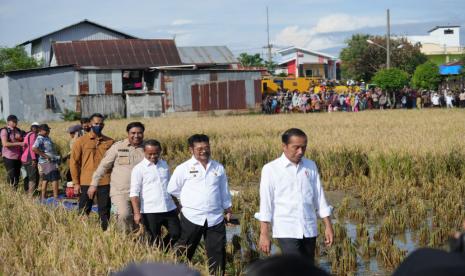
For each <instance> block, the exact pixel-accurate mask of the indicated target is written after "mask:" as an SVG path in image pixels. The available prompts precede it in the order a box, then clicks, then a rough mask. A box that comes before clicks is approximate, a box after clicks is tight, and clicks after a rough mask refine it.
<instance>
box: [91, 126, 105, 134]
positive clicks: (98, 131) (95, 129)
mask: <svg viewBox="0 0 465 276" xmlns="http://www.w3.org/2000/svg"><path fill="white" fill-rule="evenodd" d="M102 129H103V126H92V131H93V132H94V133H95V134H97V135H100V134H102Z"/></svg>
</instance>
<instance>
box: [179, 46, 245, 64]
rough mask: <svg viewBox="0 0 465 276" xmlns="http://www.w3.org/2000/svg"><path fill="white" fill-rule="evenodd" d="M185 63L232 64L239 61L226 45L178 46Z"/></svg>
mask: <svg viewBox="0 0 465 276" xmlns="http://www.w3.org/2000/svg"><path fill="white" fill-rule="evenodd" d="M178 51H179V56H180V57H181V61H182V62H183V63H184V64H232V63H238V61H237V59H236V58H235V57H234V55H233V53H232V52H231V50H229V49H228V47H226V46H196V47H178Z"/></svg>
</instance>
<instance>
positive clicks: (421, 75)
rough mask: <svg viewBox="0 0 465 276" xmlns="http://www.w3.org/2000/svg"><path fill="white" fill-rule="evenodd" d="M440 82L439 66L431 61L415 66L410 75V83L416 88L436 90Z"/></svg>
mask: <svg viewBox="0 0 465 276" xmlns="http://www.w3.org/2000/svg"><path fill="white" fill-rule="evenodd" d="M440 82H441V75H440V74H439V68H438V66H437V65H436V64H434V63H433V62H432V61H427V62H425V63H423V64H421V65H418V66H417V69H416V70H415V73H413V77H412V85H413V87H414V88H417V89H420V88H421V89H429V90H436V89H437V88H438V85H439V83H440Z"/></svg>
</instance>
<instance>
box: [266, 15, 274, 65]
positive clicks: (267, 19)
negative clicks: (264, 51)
mask: <svg viewBox="0 0 465 276" xmlns="http://www.w3.org/2000/svg"><path fill="white" fill-rule="evenodd" d="M266 33H267V35H268V45H267V46H266V48H268V66H270V65H271V61H272V57H271V48H272V47H273V46H272V45H271V44H270V20H269V16H268V6H267V7H266Z"/></svg>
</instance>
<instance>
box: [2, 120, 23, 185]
mask: <svg viewBox="0 0 465 276" xmlns="http://www.w3.org/2000/svg"><path fill="white" fill-rule="evenodd" d="M6 121H7V126H6V127H4V128H2V129H1V131H0V137H1V139H2V156H3V164H5V169H6V172H7V182H8V183H9V184H10V185H11V186H12V187H14V188H15V189H16V188H18V182H19V176H20V174H21V148H22V147H23V145H24V143H23V137H22V133H21V130H20V129H19V128H17V125H18V118H17V117H16V116H15V115H9V116H8V118H7V119H6Z"/></svg>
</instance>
